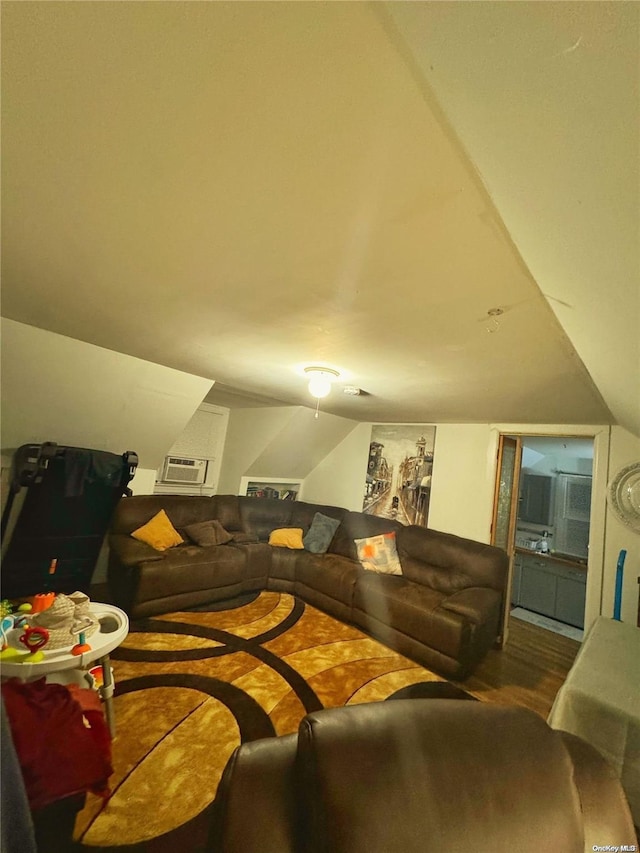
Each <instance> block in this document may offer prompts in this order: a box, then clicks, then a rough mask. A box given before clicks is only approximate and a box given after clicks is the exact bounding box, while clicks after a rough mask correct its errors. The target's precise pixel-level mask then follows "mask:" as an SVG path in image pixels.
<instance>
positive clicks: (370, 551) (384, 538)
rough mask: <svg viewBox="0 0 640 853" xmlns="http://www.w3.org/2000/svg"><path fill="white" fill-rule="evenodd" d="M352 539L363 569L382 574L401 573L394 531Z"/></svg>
mask: <svg viewBox="0 0 640 853" xmlns="http://www.w3.org/2000/svg"><path fill="white" fill-rule="evenodd" d="M353 541H354V542H355V543H356V548H357V549H358V559H359V560H360V564H361V566H362V568H363V569H366V570H367V571H369V572H378V573H379V574H383V575H401V574H402V566H401V565H400V558H399V557H398V551H397V549H396V534H395V533H381V534H379V535H378V536H369V537H368V538H367V539H354V540H353Z"/></svg>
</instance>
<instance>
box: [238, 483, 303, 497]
mask: <svg viewBox="0 0 640 853" xmlns="http://www.w3.org/2000/svg"><path fill="white" fill-rule="evenodd" d="M246 495H247V497H249V498H275V499H277V500H281V501H295V500H296V498H297V496H298V490H297V489H288V488H282V489H276V488H275V487H274V486H272V485H269V484H267V483H249V484H248V485H247V487H246Z"/></svg>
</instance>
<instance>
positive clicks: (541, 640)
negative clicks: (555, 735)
mask: <svg viewBox="0 0 640 853" xmlns="http://www.w3.org/2000/svg"><path fill="white" fill-rule="evenodd" d="M579 648H580V643H579V642H577V641H576V640H571V639H569V638H568V637H563V636H562V635H561V634H554V633H553V632H552V631H547V630H546V629H545V628H540V627H538V626H537V625H530V624H529V623H528V622H523V621H522V620H520V619H510V620H509V637H508V640H507V643H506V645H505V647H504V648H503V649H492V650H491V651H490V652H489V654H488V655H487V657H486V658H485V659H484V660H483V661H482V663H481V664H480V665H479V666H478V668H477V669H476V671H475V672H474V673H473V675H472V676H470V677H469V678H468V679H467V680H466V681H464V682H462V683H461V684H460V686H461V687H463V688H464V689H465V690H466V691H467V692H468V693H472V694H473V695H474V696H477V697H478V698H479V699H482V700H484V701H485V702H496V703H498V704H502V705H524V707H526V708H531V710H532V711H536V712H537V713H538V714H540V715H541V716H542V717H544V718H545V719H546V718H547V716H548V714H549V711H550V710H551V706H552V705H553V700H554V699H555V697H556V693H557V692H558V690H559V689H560V687H561V686H562V684H563V683H564V680H565V678H566V677H567V673H568V672H569V670H570V669H571V666H572V664H573V661H574V659H575V656H576V654H577V653H578V649H579Z"/></svg>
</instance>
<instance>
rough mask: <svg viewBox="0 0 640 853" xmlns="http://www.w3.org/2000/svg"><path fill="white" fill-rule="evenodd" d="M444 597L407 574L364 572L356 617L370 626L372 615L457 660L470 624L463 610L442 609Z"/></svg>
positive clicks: (355, 606)
mask: <svg viewBox="0 0 640 853" xmlns="http://www.w3.org/2000/svg"><path fill="white" fill-rule="evenodd" d="M445 600H446V597H445V596H444V595H443V594H442V593H441V592H437V591H436V590H434V589H429V588H428V587H425V586H418V585H417V584H415V583H412V582H411V581H410V580H407V579H406V578H405V577H397V576H394V575H379V574H375V573H374V572H362V574H361V575H360V577H359V578H358V581H357V583H356V588H355V591H354V596H353V610H354V620H355V621H356V622H357V624H359V625H362V626H363V627H364V628H365V629H367V625H366V619H367V617H368V616H371V617H372V618H373V619H374V620H377V621H378V622H381V623H383V624H385V625H389V626H390V627H391V628H393V629H394V630H396V631H399V632H401V633H402V634H406V635H407V636H409V637H412V638H413V639H414V640H417V641H418V642H420V643H424V644H425V645H427V646H430V647H431V648H432V649H436V650H437V651H439V652H442V653H443V654H445V655H448V656H449V657H452V658H454V659H456V660H458V659H459V657H460V654H461V651H462V649H463V648H465V647H466V644H467V642H468V638H469V627H470V626H469V625H468V623H467V622H466V621H465V620H464V618H463V617H462V616H461V615H460V614H458V613H454V612H451V611H447V610H445V609H443V606H442V605H443V602H444V601H445ZM356 611H358V612H356Z"/></svg>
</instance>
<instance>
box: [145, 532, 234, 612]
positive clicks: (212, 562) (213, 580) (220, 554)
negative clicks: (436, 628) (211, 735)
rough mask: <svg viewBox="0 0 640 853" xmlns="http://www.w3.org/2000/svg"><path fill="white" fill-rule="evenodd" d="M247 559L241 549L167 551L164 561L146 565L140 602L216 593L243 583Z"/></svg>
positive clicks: (181, 548)
mask: <svg viewBox="0 0 640 853" xmlns="http://www.w3.org/2000/svg"><path fill="white" fill-rule="evenodd" d="M245 564H246V557H245V555H244V554H243V553H242V551H241V550H240V549H238V548H221V547H219V546H215V545H214V546H212V547H207V548H202V547H200V546H199V545H180V546H179V547H178V548H173V549H172V550H171V551H167V553H166V556H165V558H164V560H161V561H160V562H149V563H145V564H144V571H143V572H141V573H140V585H139V587H138V592H137V600H138V601H139V602H140V601H150V600H153V599H157V598H164V597H169V596H173V595H175V594H176V591H178V590H179V591H180V592H181V593H184V592H192V591H195V590H207V589H211V590H215V589H220V588H224V587H227V586H232V585H233V584H237V583H241V582H242V581H243V579H244V577H245Z"/></svg>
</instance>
